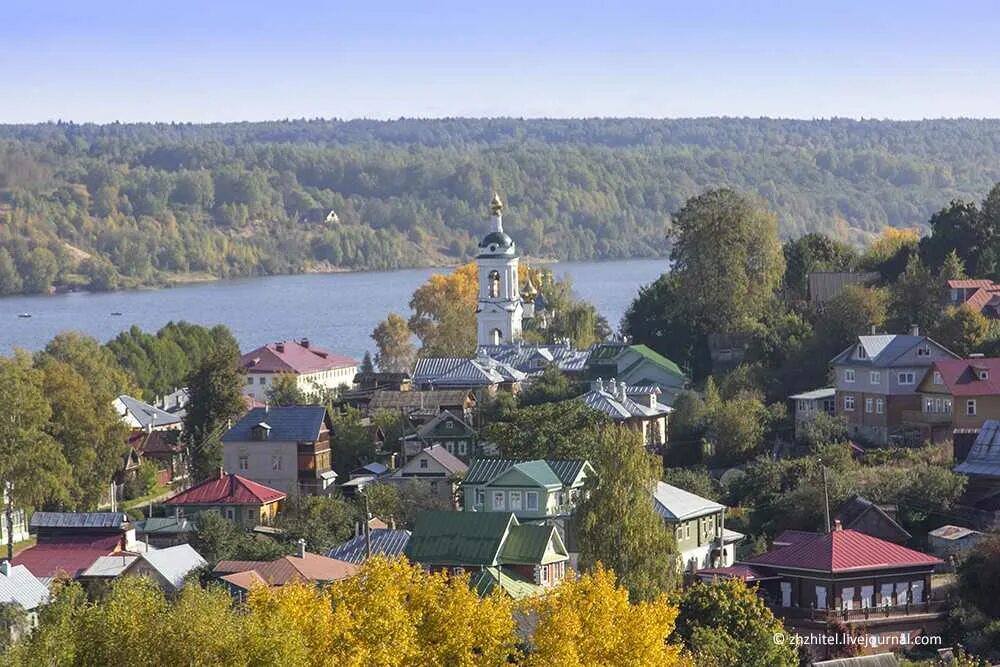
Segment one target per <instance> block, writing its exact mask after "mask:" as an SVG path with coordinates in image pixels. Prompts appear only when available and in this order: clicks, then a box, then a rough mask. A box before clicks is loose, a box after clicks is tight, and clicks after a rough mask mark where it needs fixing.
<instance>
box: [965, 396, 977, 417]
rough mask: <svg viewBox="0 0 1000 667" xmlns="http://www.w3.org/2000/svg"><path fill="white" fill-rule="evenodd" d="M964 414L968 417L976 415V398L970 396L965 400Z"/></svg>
mask: <svg viewBox="0 0 1000 667" xmlns="http://www.w3.org/2000/svg"><path fill="white" fill-rule="evenodd" d="M965 414H966V415H968V416H969V417H975V416H976V399H974V398H970V399H969V400H967V401H966V402H965Z"/></svg>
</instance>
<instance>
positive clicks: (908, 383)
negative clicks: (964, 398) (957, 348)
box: [831, 328, 957, 445]
mask: <svg viewBox="0 0 1000 667" xmlns="http://www.w3.org/2000/svg"><path fill="white" fill-rule="evenodd" d="M944 359H957V356H956V355H955V354H954V353H952V352H951V351H949V350H947V349H945V348H944V347H942V346H941V345H940V344H938V343H936V342H934V341H933V340H931V339H930V338H928V337H927V336H921V335H919V332H918V331H917V330H916V328H914V330H913V333H911V334H910V335H885V334H883V335H871V336H858V339H857V341H856V342H854V343H853V344H852V345H851V346H850V347H848V348H847V349H846V350H844V351H843V352H841V353H840V354H838V355H837V356H836V357H834V358H833V361H832V362H831V363H832V364H833V370H834V373H835V374H836V382H835V387H836V399H837V400H836V403H837V408H836V409H837V416H839V417H842V418H843V419H844V420H845V421H846V422H847V426H848V431H849V432H850V434H851V435H852V436H857V437H861V438H864V439H866V440H869V441H871V442H873V443H875V444H879V445H886V444H889V443H890V442H894V443H899V444H911V443H915V444H919V443H920V442H922V441H921V440H920V437H921V432H920V431H919V429H915V428H913V427H912V426H907V424H908V423H910V422H912V421H913V419H914V418H918V417H919V414H920V407H921V400H920V393H919V391H918V387H919V386H920V383H921V382H922V381H923V379H924V376H925V375H926V374H927V372H928V370H929V369H930V367H931V365H932V364H933V363H934V362H936V361H939V360H944Z"/></svg>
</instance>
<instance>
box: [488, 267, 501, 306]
mask: <svg viewBox="0 0 1000 667" xmlns="http://www.w3.org/2000/svg"><path fill="white" fill-rule="evenodd" d="M489 284H490V298H491V299H496V298H497V297H499V296H500V272H499V271H490V278H489Z"/></svg>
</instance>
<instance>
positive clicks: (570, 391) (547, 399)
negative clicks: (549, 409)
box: [517, 364, 579, 407]
mask: <svg viewBox="0 0 1000 667" xmlns="http://www.w3.org/2000/svg"><path fill="white" fill-rule="evenodd" d="M576 393H579V391H578V390H577V388H576V387H575V386H574V384H573V383H572V382H570V380H569V378H568V377H566V374H565V373H563V372H562V371H561V370H559V366H557V365H556V364H548V365H546V366H545V368H544V369H543V370H542V372H541V374H540V375H539V376H538V377H536V378H534V379H533V380H532V381H531V383H529V384H528V386H527V387H526V388H525V389H524V390H523V391H522V392H521V393H520V394H519V395H518V397H517V398H518V405H521V406H522V407H527V406H529V405H538V404H539V403H553V402H556V401H564V400H566V399H568V398H572V397H573V395H574V394H576Z"/></svg>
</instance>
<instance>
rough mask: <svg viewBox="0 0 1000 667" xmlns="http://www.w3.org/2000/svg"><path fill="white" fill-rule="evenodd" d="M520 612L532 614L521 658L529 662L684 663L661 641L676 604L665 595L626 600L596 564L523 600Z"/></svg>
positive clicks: (568, 665) (661, 666)
mask: <svg viewBox="0 0 1000 667" xmlns="http://www.w3.org/2000/svg"><path fill="white" fill-rule="evenodd" d="M524 612H525V613H527V614H529V615H531V616H534V617H535V618H536V619H537V626H536V629H535V633H534V637H533V641H532V648H533V650H532V652H531V653H530V654H529V655H528V659H527V662H526V664H527V665H529V666H531V667H534V666H538V667H543V666H547V665H561V666H562V667H583V666H584V665H587V666H597V665H601V666H607V667H612V666H615V667H617V666H619V665H620V666H621V667H625V666H629V667H633V666H634V667H642V666H644V665H648V666H649V667H654V666H655V667H671V666H674V665H689V664H690V662H689V660H688V658H687V657H686V656H685V655H684V654H683V653H682V649H681V647H679V646H675V645H671V644H668V643H667V637H668V636H669V635H670V633H671V632H673V629H674V621H675V620H676V619H677V608H676V607H675V606H673V605H671V604H670V603H669V601H668V600H667V597H666V595H663V596H660V597H659V598H657V599H655V600H653V601H650V602H643V603H638V604H632V603H630V602H629V596H628V591H627V590H625V589H624V588H619V587H617V586H616V585H615V575H614V573H613V572H611V571H610V570H605V569H604V568H602V567H601V566H600V565H598V566H597V567H596V568H595V570H594V571H593V572H592V573H591V574H588V575H583V576H581V577H579V578H578V579H576V580H572V579H567V580H566V581H565V582H564V583H562V584H561V585H559V586H558V587H556V588H554V589H552V590H551V591H550V592H548V593H547V594H546V595H544V596H541V597H539V598H534V599H531V600H528V601H527V602H525V603H524Z"/></svg>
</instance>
